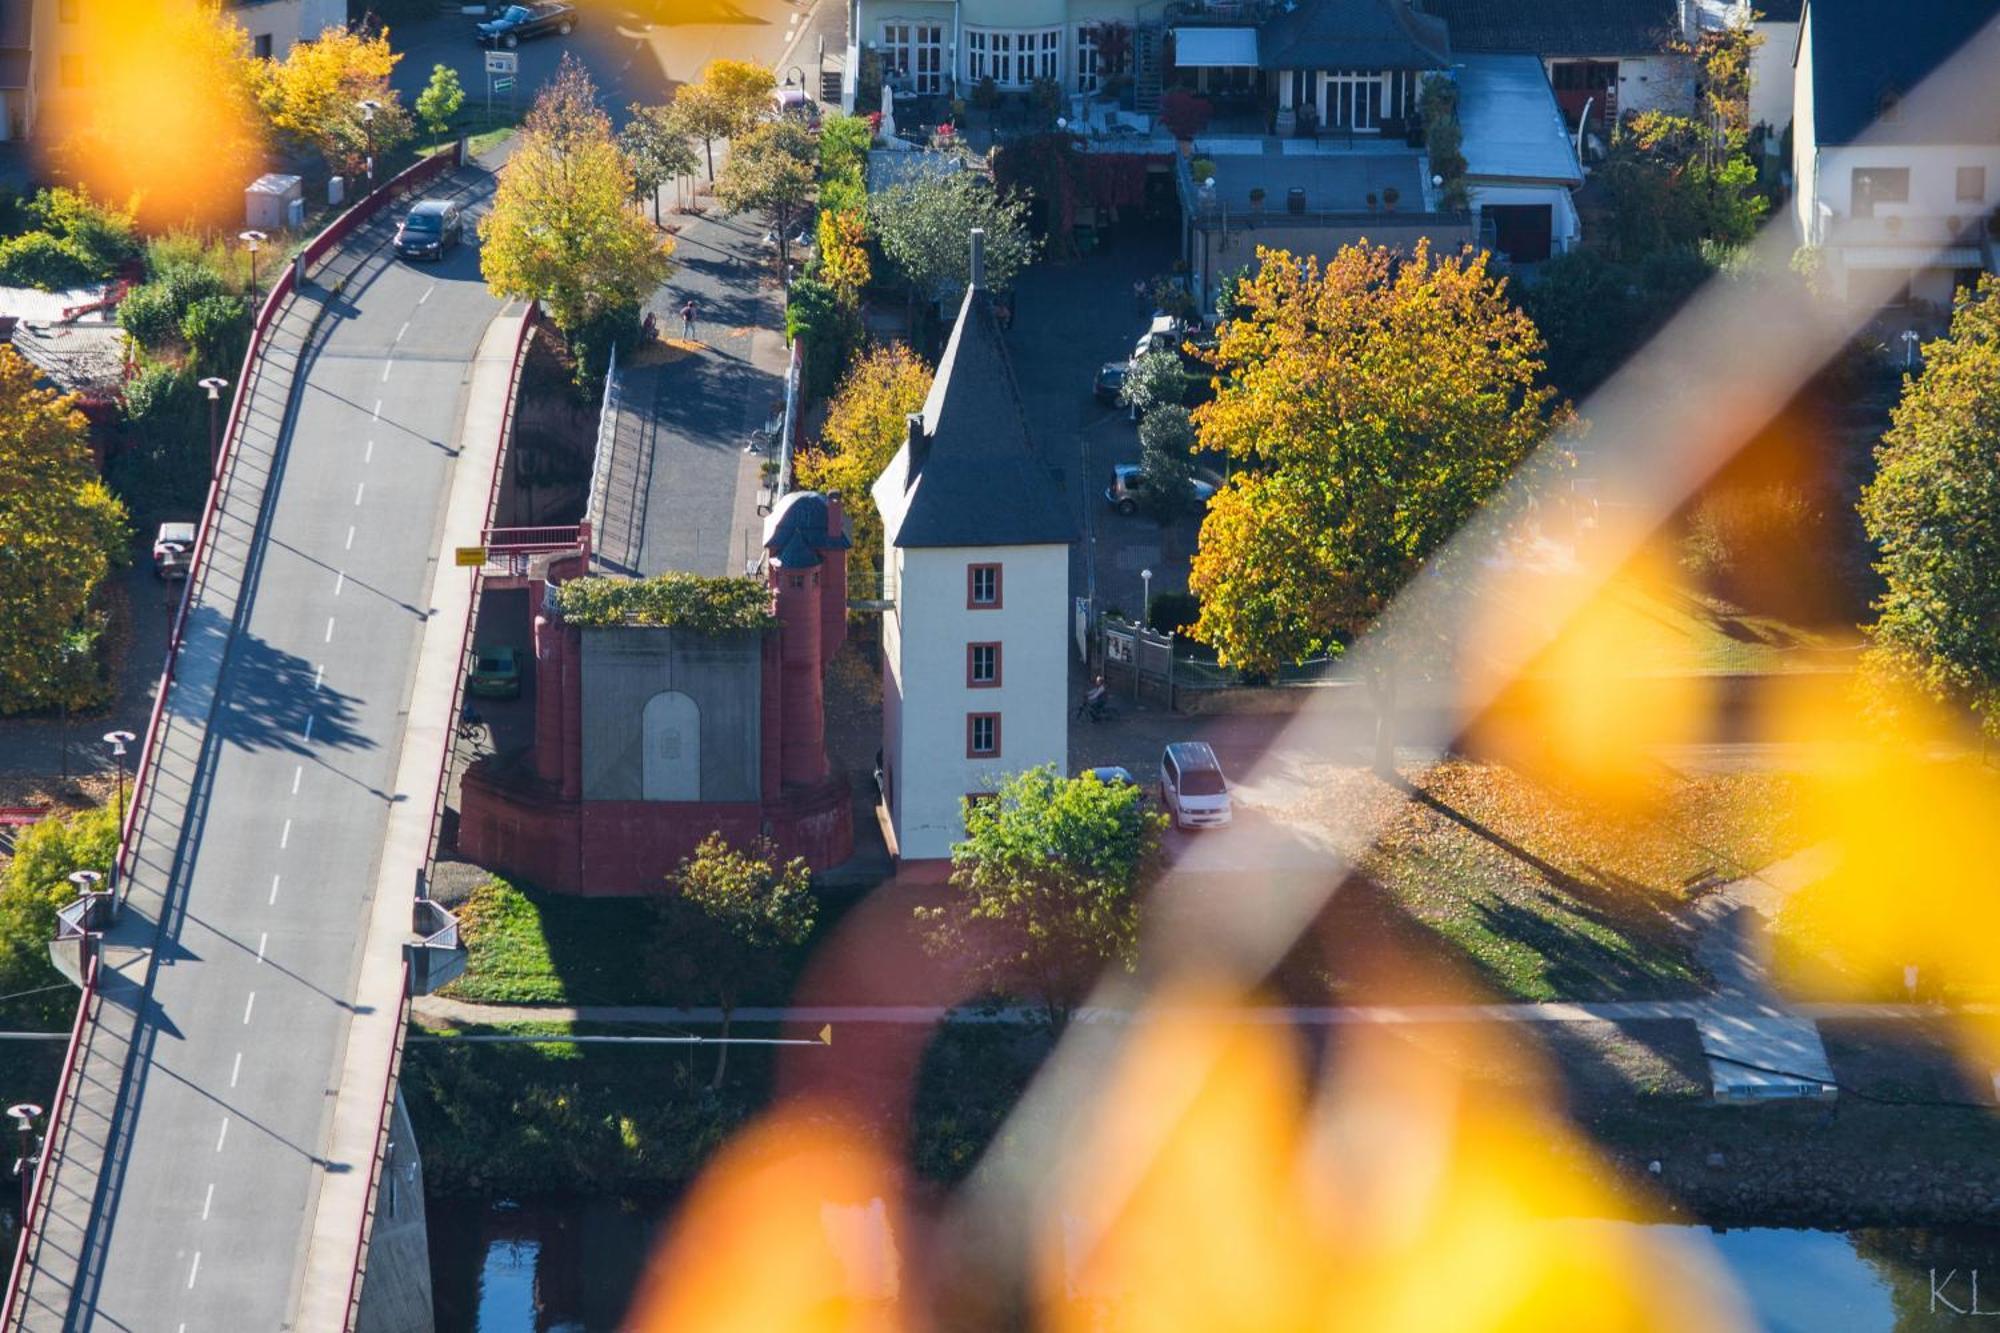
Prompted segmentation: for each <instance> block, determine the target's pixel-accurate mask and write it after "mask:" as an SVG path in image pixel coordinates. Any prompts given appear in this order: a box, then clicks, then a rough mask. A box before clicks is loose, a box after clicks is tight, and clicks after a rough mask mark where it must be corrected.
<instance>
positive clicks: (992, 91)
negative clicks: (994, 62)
mask: <svg viewBox="0 0 2000 1333" xmlns="http://www.w3.org/2000/svg"><path fill="white" fill-rule="evenodd" d="M972 104H973V105H974V106H976V107H978V108H979V109H980V110H981V111H991V110H992V109H993V108H994V107H996V106H999V105H1000V85H999V84H997V83H995V82H994V81H993V76H992V75H991V74H988V75H987V76H986V77H985V78H983V79H981V80H980V81H979V82H978V83H977V84H975V85H973V89H972Z"/></svg>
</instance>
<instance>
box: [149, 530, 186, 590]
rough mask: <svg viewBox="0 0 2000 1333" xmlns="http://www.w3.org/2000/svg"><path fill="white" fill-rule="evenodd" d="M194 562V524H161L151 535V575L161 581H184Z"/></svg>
mask: <svg viewBox="0 0 2000 1333" xmlns="http://www.w3.org/2000/svg"><path fill="white" fill-rule="evenodd" d="M193 561H194V524H192V523H162V524H160V530H159V531H158V532H156V533H154V534H153V573H154V575H155V576H156V577H159V578H162V579H184V578H186V577H187V576H188V566H189V565H190V564H192V563H193Z"/></svg>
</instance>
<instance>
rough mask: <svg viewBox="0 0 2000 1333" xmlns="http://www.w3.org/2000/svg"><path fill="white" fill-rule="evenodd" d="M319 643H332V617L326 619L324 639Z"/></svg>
mask: <svg viewBox="0 0 2000 1333" xmlns="http://www.w3.org/2000/svg"><path fill="white" fill-rule="evenodd" d="M320 642H322V643H332V642H333V617H332V616H328V617H327V618H326V638H324V639H322V640H321V641H320Z"/></svg>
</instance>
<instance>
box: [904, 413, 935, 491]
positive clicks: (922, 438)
mask: <svg viewBox="0 0 2000 1333" xmlns="http://www.w3.org/2000/svg"><path fill="white" fill-rule="evenodd" d="M903 432H904V434H903V440H904V443H905V444H906V445H907V446H908V447H909V450H910V466H909V471H908V472H907V473H906V474H905V481H904V485H905V487H906V488H907V487H908V486H910V485H914V484H915V482H916V480H917V474H918V473H919V472H921V471H923V469H924V462H925V460H927V459H928V458H929V457H930V453H931V441H930V437H929V436H928V435H925V434H924V414H923V413H921V412H912V413H910V414H909V415H908V416H907V417H905V418H903Z"/></svg>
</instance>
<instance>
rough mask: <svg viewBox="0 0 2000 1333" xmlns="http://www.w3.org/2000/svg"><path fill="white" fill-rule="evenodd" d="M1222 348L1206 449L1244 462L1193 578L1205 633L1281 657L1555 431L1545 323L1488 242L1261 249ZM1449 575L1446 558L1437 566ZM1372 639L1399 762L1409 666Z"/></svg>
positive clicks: (1206, 533) (1200, 417) (1358, 625)
mask: <svg viewBox="0 0 2000 1333" xmlns="http://www.w3.org/2000/svg"><path fill="white" fill-rule="evenodd" d="M1258 258H1259V259H1260V260H1261V261H1262V267H1261V269H1260V270H1259V271H1258V274H1257V276H1256V277H1255V278H1254V279H1252V280H1251V281H1250V282H1249V283H1247V284H1246V285H1245V286H1244V287H1243V288H1242V291H1241V297H1242V300H1243V303H1244V311H1245V313H1242V314H1239V316H1238V318H1236V319H1234V320H1232V321H1231V322H1229V323H1228V324H1226V325H1224V326H1223V328H1222V331H1221V338H1220V341H1219V343H1218V345H1217V347H1216V350H1215V353H1214V361H1215V364H1216V366H1217V368H1218V369H1219V370H1220V371H1221V372H1222V376H1223V378H1222V382H1221V388H1220V392H1219V393H1218V395H1217V397H1216V400H1215V401H1214V402H1212V403H1208V404H1205V405H1204V406H1202V407H1201V408H1200V409H1199V410H1198V411H1197V412H1196V413H1195V420H1196V425H1197V427H1198V429H1199V431H1200V435H1201V443H1202V446H1203V448H1205V449H1212V450H1219V451H1222V452H1225V453H1227V454H1228V455H1230V456H1231V457H1232V458H1234V459H1235V460H1236V461H1237V463H1238V464H1239V466H1238V468H1237V469H1236V471H1235V473H1234V475H1233V476H1232V477H1231V479H1230V481H1229V483H1228V484H1227V485H1225V486H1224V487H1223V489H1222V490H1221V492H1220V493H1218V494H1217V496H1216V497H1215V500H1214V501H1213V502H1212V503H1211V504H1210V505H1209V509H1208V515H1207V517H1206V518H1205V519H1204V520H1203V522H1202V528H1201V546H1200V549H1199V551H1198V552H1197V553H1196V555H1195V559H1194V568H1193V571H1192V573H1191V575H1190V577H1189V580H1188V588H1189V591H1191V592H1192V593H1194V594H1195V595H1196V596H1197V597H1199V598H1201V603H1202V606H1201V619H1200V620H1199V621H1197V622H1196V624H1195V628H1194V635H1195V637H1196V638H1199V639H1201V640H1202V641H1204V642H1206V643H1208V644H1211V645H1212V646H1214V648H1215V649H1216V651H1217V654H1218V656H1219V657H1220V658H1221V659H1222V660H1223V662H1225V663H1226V664H1229V665H1235V666H1244V667H1249V668H1251V669H1254V670H1261V671H1269V670H1272V669H1274V668H1276V667H1277V666H1278V664H1280V663H1282V662H1287V661H1299V660H1303V659H1304V658H1306V657H1309V656H1311V655H1313V654H1315V653H1335V652H1339V651H1341V650H1342V648H1343V646H1344V645H1345V644H1346V643H1347V642H1348V641H1349V640H1351V639H1352V638H1353V637H1354V636H1356V635H1358V634H1360V633H1362V632H1363V631H1364V630H1366V629H1368V627H1369V626H1370V625H1372V624H1373V623H1374V622H1375V618H1376V617H1377V616H1379V615H1380V614H1381V613H1382V612H1383V611H1384V610H1385V609H1386V608H1387V607H1388V605H1389V603H1390V602H1391V601H1392V600H1393V599H1394V598H1395V597H1396V595H1397V593H1399V592H1400V591H1401V590H1402V588H1403V586H1404V584H1406V583H1407V582H1409V580H1410V578H1411V576H1412V575H1413V574H1415V573H1416V571H1417V569H1418V567H1419V566H1421V565H1423V564H1424V562H1425V561H1426V560H1427V559H1429V558H1430V557H1431V556H1432V555H1433V553H1435V552H1436V551H1437V550H1438V548H1439V547H1440V546H1442V545H1443V543H1444V542H1445V541H1446V540H1447V539H1448V538H1450V537H1451V535H1452V534H1453V533H1455V532H1457V531H1458V530H1459V528H1460V527H1462V526H1463V525H1464V524H1465V522H1466V520H1467V519H1469V518H1471V517H1472V515H1473V514H1474V513H1475V512H1476V511H1477V510H1478V509H1479V507H1480V506H1481V504H1483V503H1484V502H1485V500H1486V499H1487V498H1488V497H1489V496H1490V495H1492V493H1493V492H1494V490H1495V489H1497V488H1498V487H1499V486H1500V484H1501V483H1502V482H1503V481H1504V480H1506V478H1507V476H1508V474H1509V473H1511V472H1512V471H1513V470H1514V468H1515V466H1516V465H1518V464H1519V463H1520V462H1521V461H1522V460H1523V459H1524V458H1526V457H1527V456H1528V453H1529V451H1530V450H1532V449H1533V448H1534V447H1535V446H1536V445H1537V444H1538V443H1540V442H1541V441H1542V440H1543V439H1544V438H1545V437H1546V436H1547V435H1548V433H1549V430H1550V428H1551V424H1552V421H1553V420H1555V419H1556V418H1557V417H1558V416H1559V415H1560V411H1559V410H1558V409H1556V407H1555V405H1554V397H1555V394H1554V391H1553V390H1552V389H1548V388H1545V387H1542V386H1541V385H1540V384H1539V383H1538V378H1539V376H1540V374H1541V372H1542V362H1541V359H1540V357H1541V352H1542V341H1541V337H1540V335H1538V334H1537V333H1536V332H1535V326H1534V324H1533V323H1532V322H1531V321H1530V320H1529V319H1528V317H1527V316H1526V315H1524V314H1523V313H1522V312H1521V311H1520V310H1518V309H1517V308H1515V307H1514V305H1513V304H1512V303H1511V302H1510V301H1509V300H1508V299H1507V296H1506V293H1505V290H1504V287H1505V284H1504V282H1503V281H1502V280H1500V279H1497V278H1495V277H1493V276H1492V275H1491V274H1490V273H1489V272H1488V271H1487V267H1486V256H1485V255H1484V254H1483V253H1482V254H1471V253H1468V254H1465V255H1453V256H1447V257H1443V258H1439V257H1435V256H1433V255H1431V254H1430V252H1429V247H1428V246H1427V245H1424V244H1422V243H1420V244H1419V245H1418V246H1417V248H1416V250H1415V251H1414V252H1413V253H1412V254H1411V255H1410V256H1409V257H1408V259H1407V262H1398V261H1397V259H1396V258H1395V257H1394V256H1393V255H1392V253H1391V252H1390V251H1389V250H1387V249H1385V248H1381V247H1369V248H1364V247H1359V246H1348V247H1344V248H1343V249H1341V250H1340V252H1339V253H1338V254H1336V255H1335V256H1334V257H1333V259H1332V260H1331V261H1329V263H1328V264H1327V266H1326V268H1325V270H1324V271H1322V270H1321V269H1320V266H1319V264H1318V262H1317V261H1315V260H1312V259H1308V260H1306V261H1305V262H1304V263H1301V262H1300V261H1299V260H1298V259H1296V258H1294V257H1293V256H1292V255H1290V254H1288V253H1286V252H1284V251H1272V250H1264V249H1261V248H1260V249H1259V251H1258ZM1442 576H1443V575H1442V574H1441V575H1440V577H1442ZM1388 657H1389V655H1388V654H1387V653H1382V654H1377V655H1376V656H1375V662H1376V664H1377V669H1376V670H1374V671H1373V672H1371V674H1370V678H1369V685H1370V686H1371V688H1372V690H1373V692H1374V695H1375V697H1376V700H1377V703H1378V705H1379V706H1380V708H1381V725H1380V726H1379V728H1378V731H1377V748H1376V762H1377V764H1378V765H1380V766H1382V767H1384V768H1387V767H1388V766H1389V765H1390V764H1391V763H1392V761H1393V733H1392V729H1391V725H1390V724H1391V721H1392V719H1393V717H1394V708H1395V683H1396V676H1397V672H1396V670H1395V669H1394V668H1393V667H1392V666H1391V665H1390V664H1389V662H1388Z"/></svg>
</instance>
